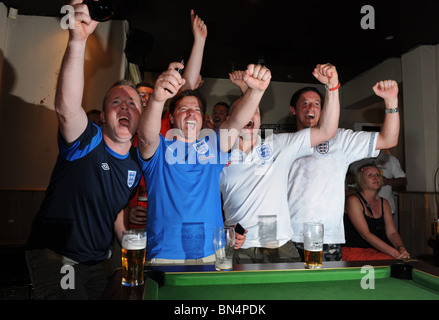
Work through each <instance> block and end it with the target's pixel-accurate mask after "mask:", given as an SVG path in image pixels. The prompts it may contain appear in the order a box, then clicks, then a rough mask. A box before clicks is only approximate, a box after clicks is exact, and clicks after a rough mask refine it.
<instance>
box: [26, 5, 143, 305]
mask: <svg viewBox="0 0 439 320" xmlns="http://www.w3.org/2000/svg"><path fill="white" fill-rule="evenodd" d="M81 2H82V1H81V0H76V1H73V2H72V5H73V7H74V10H75V20H76V21H75V28H74V29H69V40H68V44H67V49H66V52H65V54H64V59H63V62H62V65H61V70H60V74H59V79H58V85H57V90H56V96H55V111H56V114H57V117H58V123H59V134H58V146H59V155H58V159H57V162H56V164H55V168H54V170H53V172H52V177H51V180H50V184H49V186H48V188H47V191H46V197H45V199H44V200H43V203H42V205H41V208H40V211H39V212H38V213H37V215H36V217H35V219H34V222H33V224H32V230H31V234H30V237H29V240H28V244H27V251H26V260H27V264H28V267H29V271H30V276H31V280H32V284H33V286H34V289H35V296H36V298H37V299H98V298H99V297H100V295H101V293H102V292H103V290H104V289H105V287H106V285H107V275H106V273H105V270H104V267H103V264H102V262H103V261H104V260H105V259H107V258H108V256H109V249H110V245H111V243H112V239H113V235H114V233H116V235H118V236H119V237H120V234H121V231H122V230H123V229H124V224H123V213H122V212H123V211H122V209H123V208H124V206H125V205H126V204H127V202H128V199H129V197H130V195H131V194H132V192H133V191H134V189H135V187H136V186H137V183H138V181H139V179H140V176H141V170H140V167H139V164H138V159H137V154H136V150H135V149H134V148H132V147H131V138H132V136H133V135H134V133H135V132H136V129H137V125H138V121H139V117H140V112H141V99H140V96H139V94H138V93H137V90H136V88H135V87H134V86H133V85H132V84H131V83H129V82H127V81H120V82H118V83H116V84H115V85H114V86H112V87H111V88H110V90H109V91H108V92H107V94H106V95H105V97H104V103H103V111H102V113H101V119H102V120H103V123H104V124H103V126H102V130H101V128H99V127H97V126H96V125H93V124H92V123H91V122H89V121H88V119H87V115H86V113H85V111H84V109H83V108H82V106H81V103H82V95H83V91H84V58H85V48H86V42H87V38H88V36H89V35H90V34H91V33H92V32H93V31H94V29H95V28H96V26H97V22H96V21H93V20H91V18H90V16H89V12H88V9H87V6H86V5H84V4H82V3H81ZM66 265H67V266H68V267H67V268H65V266H66ZM64 276H68V279H69V280H68V281H67V280H66V281H63V279H62V278H63V277H64Z"/></svg>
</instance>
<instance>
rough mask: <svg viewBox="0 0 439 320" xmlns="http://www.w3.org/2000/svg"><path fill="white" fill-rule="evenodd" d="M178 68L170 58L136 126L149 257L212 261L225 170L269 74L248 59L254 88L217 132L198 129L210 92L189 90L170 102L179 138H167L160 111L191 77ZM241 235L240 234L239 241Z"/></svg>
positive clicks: (158, 261) (151, 259) (172, 261)
mask: <svg viewBox="0 0 439 320" xmlns="http://www.w3.org/2000/svg"><path fill="white" fill-rule="evenodd" d="M177 68H183V65H182V64H180V63H178V62H176V63H171V64H170V65H169V68H168V70H166V71H165V72H163V73H162V74H161V75H160V77H159V78H158V79H157V81H156V85H155V88H154V94H153V96H152V98H151V99H150V101H149V104H148V107H147V108H146V110H145V112H143V113H142V116H141V120H140V124H139V130H138V134H139V144H138V148H139V155H140V157H141V163H142V168H143V173H144V175H145V180H146V185H147V188H148V195H149V196H148V200H149V209H150V211H149V214H148V221H147V233H148V246H147V260H149V263H150V264H203V263H213V262H214V260H215V256H214V249H213V229H214V227H215V226H222V225H223V219H222V213H221V196H220V191H219V175H220V173H221V170H222V168H223V167H224V165H225V163H226V162H227V160H228V157H229V152H230V150H231V149H232V147H233V146H234V144H235V141H236V138H237V136H238V134H239V131H240V129H241V128H242V127H244V125H245V124H246V123H248V122H249V121H250V119H251V117H252V116H253V114H254V113H255V111H256V108H257V106H258V104H259V102H260V100H261V98H262V95H263V94H264V92H265V90H266V89H267V87H268V85H269V83H270V79H271V73H270V70H268V69H267V68H265V67H262V66H259V65H249V66H248V69H247V70H246V75H245V80H246V82H247V84H248V86H249V89H248V90H247V92H246V93H245V95H244V96H243V98H242V99H241V101H240V103H239V104H238V105H237V106H236V108H235V109H234V111H233V113H232V114H231V117H230V118H229V119H228V120H227V121H225V122H224V123H223V124H222V125H221V127H220V131H219V132H220V133H219V135H217V134H216V133H215V132H213V131H212V130H208V131H209V132H207V133H206V135H200V132H201V129H202V125H203V116H204V113H205V103H204V99H203V98H202V97H201V96H200V95H199V94H198V93H197V92H194V91H183V92H182V93H181V94H179V95H178V96H177V97H175V98H174V99H173V101H172V102H171V104H170V107H169V109H170V120H171V123H172V126H173V134H172V136H173V139H172V140H168V139H165V138H164V137H163V136H162V135H160V118H161V115H162V110H163V106H164V104H165V102H166V100H167V99H169V98H172V97H173V96H174V95H175V93H176V92H178V90H179V88H180V87H181V86H182V85H183V84H184V82H185V81H184V79H183V78H182V77H181V76H180V74H179V73H178V72H177V71H176V70H175V69H177ZM202 133H204V131H203V132H202ZM243 239H244V237H243V236H241V237H239V236H238V239H237V244H236V246H237V247H239V246H240V245H241V244H242V241H243Z"/></svg>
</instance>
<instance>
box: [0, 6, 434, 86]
mask: <svg viewBox="0 0 439 320" xmlns="http://www.w3.org/2000/svg"><path fill="white" fill-rule="evenodd" d="M1 2H4V3H5V5H6V6H8V7H9V6H12V7H14V8H17V9H18V13H19V14H23V15H43V16H61V14H60V11H61V7H62V5H64V4H68V2H69V1H63V0H39V1H23V0H4V1H1ZM364 5H371V6H372V7H373V9H374V21H372V20H367V21H366V19H367V17H370V16H371V15H372V14H373V12H371V11H367V12H364V13H361V9H362V7H363V6H364ZM113 7H114V11H115V17H114V18H115V19H123V20H127V21H128V22H129V25H130V29H131V30H140V31H142V32H143V33H146V34H147V35H149V36H152V41H151V40H149V41H150V43H151V46H150V51H149V53H148V54H147V56H146V57H145V64H144V69H145V70H146V71H151V72H161V71H163V70H165V69H166V68H167V65H168V64H169V62H171V61H179V60H181V59H187V57H188V55H189V53H190V50H191V46H192V41H193V38H192V33H191V28H190V9H191V8H193V9H194V10H195V12H196V13H197V14H198V15H200V17H201V18H202V19H203V20H204V21H205V23H206V24H207V28H208V37H207V42H206V47H205V52H204V59H203V67H202V71H201V73H202V76H203V77H215V78H227V77H228V72H230V71H232V70H233V69H237V70H239V69H244V68H245V66H246V65H247V64H248V63H258V62H263V63H265V64H266V65H267V67H269V68H270V69H271V71H272V74H273V80H274V81H287V82H311V83H312V82H314V79H313V77H312V75H311V71H312V69H313V68H314V66H315V65H316V64H317V63H325V62H331V63H333V64H334V65H335V66H336V67H337V69H338V71H339V76H340V79H341V81H342V82H347V81H348V80H351V79H353V78H355V77H356V76H358V75H360V74H361V73H363V72H364V71H366V70H368V69H370V68H371V67H373V66H375V65H377V64H379V63H380V62H382V61H384V60H385V59H387V58H389V57H400V56H401V55H402V54H404V53H406V52H408V51H410V50H411V49H413V48H415V47H417V46H419V45H430V44H433V45H434V44H439V19H438V17H437V14H438V12H439V10H438V9H439V1H437V0H436V1H425V0H424V1H416V2H412V1H410V2H409V1H403V2H400V1H387V0H386V1H382V0H381V1H349V2H346V1H342V2H338V1H327V0H326V1H312V0H309V1H303V0H302V1H293V0H290V1H285V0H282V1H277V0H270V1H267V0H232V1H229V0H221V1H209V0H180V1H166V0H143V1H142V0H113ZM362 19H363V20H364V21H365V22H368V23H369V24H372V22H374V24H375V29H366V30H365V29H363V28H362V27H361V23H360V22H361V21H362ZM145 39H149V37H146V38H145Z"/></svg>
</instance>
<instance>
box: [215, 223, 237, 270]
mask: <svg viewBox="0 0 439 320" xmlns="http://www.w3.org/2000/svg"><path fill="white" fill-rule="evenodd" d="M234 246H235V229H234V228H233V227H215V228H214V232H213V247H214V249H215V269H216V270H217V271H230V270H232V269H233V263H232V261H233V250H234Z"/></svg>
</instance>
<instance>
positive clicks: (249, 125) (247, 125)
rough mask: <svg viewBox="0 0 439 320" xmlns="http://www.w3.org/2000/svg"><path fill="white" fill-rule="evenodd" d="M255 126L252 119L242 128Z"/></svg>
mask: <svg viewBox="0 0 439 320" xmlns="http://www.w3.org/2000/svg"><path fill="white" fill-rule="evenodd" d="M254 127H255V122H254V121H253V120H250V121H249V123H247V124H246V125H245V126H244V129H253V128H254Z"/></svg>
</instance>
